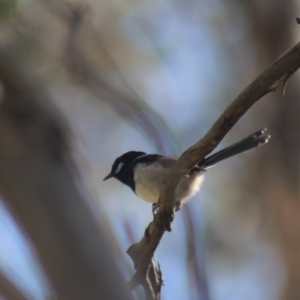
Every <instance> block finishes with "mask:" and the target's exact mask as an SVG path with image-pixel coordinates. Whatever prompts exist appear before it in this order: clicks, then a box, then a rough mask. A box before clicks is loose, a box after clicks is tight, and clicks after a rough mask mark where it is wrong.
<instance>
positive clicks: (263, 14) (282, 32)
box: [235, 0, 300, 300]
mask: <svg viewBox="0 0 300 300" xmlns="http://www.w3.org/2000/svg"><path fill="white" fill-rule="evenodd" d="M271 2H272V3H271ZM271 2H270V1H267V2H266V1H260V0H252V1H245V2H240V1H238V2H236V3H235V4H236V5H239V6H241V5H242V6H243V8H242V9H243V11H244V12H245V17H246V18H249V20H248V21H249V23H251V24H252V26H253V27H252V29H253V31H252V40H253V45H256V65H255V67H254V70H253V71H254V72H255V73H256V74H258V73H259V72H260V71H261V70H262V69H263V68H264V67H265V64H266V62H267V63H271V62H272V61H273V60H274V59H275V58H276V57H278V56H279V55H280V54H281V53H283V52H284V51H285V50H286V49H288V48H289V47H291V46H292V45H293V44H294V41H293V32H294V31H295V30H297V29H298V28H297V24H296V21H295V17H297V15H296V14H295V12H296V3H295V1H294V0H286V1H284V2H282V1H280V0H275V1H271ZM243 67H244V70H240V71H242V72H244V74H245V72H247V69H248V68H249V66H248V68H247V66H246V65H244V66H243ZM250 69H251V68H250ZM296 80H299V77H298V78H297V75H296V76H295V77H294V78H293V79H291V80H290V81H289V82H288V84H287V88H286V92H285V96H284V97H282V95H281V93H279V92H276V93H273V94H271V95H270V96H268V97H270V98H272V99H270V101H271V103H270V101H267V105H268V110H272V113H271V114H270V113H269V114H264V117H263V118H265V116H266V115H268V116H270V119H269V120H267V122H266V124H271V126H270V125H268V127H270V133H271V134H272V133H273V137H272V139H271V146H270V147H269V151H265V152H262V155H261V156H260V161H259V162H257V164H256V167H255V166H254V167H253V168H252V169H250V170H252V171H249V178H248V183H249V184H248V187H247V188H248V189H249V192H250V193H252V194H253V191H254V193H256V194H255V196H256V198H257V199H260V200H259V201H264V202H263V203H261V205H262V207H263V208H264V215H263V218H264V221H265V220H267V221H268V222H267V226H268V228H267V231H268V233H270V234H271V238H273V239H275V241H276V242H278V244H279V247H280V249H281V252H282V256H283V259H284V261H285V264H286V282H285V287H284V290H283V292H282V295H281V299H282V300H292V299H299V297H300V285H299V283H300V239H299V236H300V235H299V228H300V218H299V199H300V198H299V186H298V179H299V153H300V140H299V128H300V118H299V117H300V115H299V112H300V105H299V99H300V89H299V87H298V85H297V83H296ZM254 114H256V115H259V113H258V111H257V110H256V112H255V109H254ZM257 166H259V167H257ZM258 168H259V169H258ZM258 171H259V174H258ZM250 183H252V184H250ZM274 187H276V188H274Z"/></svg>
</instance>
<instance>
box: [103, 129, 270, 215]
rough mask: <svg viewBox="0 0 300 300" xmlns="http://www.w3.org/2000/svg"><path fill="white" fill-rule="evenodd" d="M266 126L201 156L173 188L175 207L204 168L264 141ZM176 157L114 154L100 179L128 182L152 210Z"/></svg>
mask: <svg viewBox="0 0 300 300" xmlns="http://www.w3.org/2000/svg"><path fill="white" fill-rule="evenodd" d="M266 131H267V129H263V130H259V131H257V132H255V133H253V134H251V135H249V136H247V137H246V138H244V139H242V140H241V141H239V142H237V143H235V144H233V145H231V146H229V147H226V148H224V149H223V150H221V151H218V152H216V153H215V154H212V155H210V156H207V157H205V158H204V159H202V160H200V161H199V162H198V163H197V165H195V166H194V167H193V168H192V169H191V170H190V172H189V173H188V174H187V175H186V176H185V177H183V179H182V180H181V182H180V184H179V186H178V187H177V189H176V192H175V198H176V199H175V210H176V211H178V210H179V209H180V208H181V206H182V205H183V204H185V203H186V202H188V201H189V200H190V199H191V198H192V197H193V196H194V195H195V194H196V193H197V192H198V191H199V189H200V187H201V184H202V182H203V179H204V173H205V172H206V170H207V169H209V168H211V167H213V166H214V165H216V164H217V163H219V162H221V161H223V160H225V159H227V158H230V157H232V156H235V155H238V154H241V153H243V152H246V151H249V150H252V149H255V148H257V147H259V146H262V145H265V144H266V143H267V142H268V141H269V139H270V137H271V136H270V135H268V134H266ZM176 160H177V159H176V158H173V157H168V156H163V155H159V154H147V153H145V152H142V151H129V152H126V153H124V154H123V155H121V156H119V157H118V158H116V160H115V161H114V163H113V165H112V168H111V172H110V173H109V174H108V175H107V176H106V177H105V178H104V179H103V181H105V180H107V179H109V178H115V179H117V180H119V181H120V182H121V183H123V184H125V185H127V186H128V187H130V188H131V189H132V191H133V192H134V193H135V194H136V195H137V196H138V197H139V198H141V199H143V200H145V201H147V202H150V203H152V204H153V206H152V211H153V213H154V211H155V210H157V209H158V207H159V203H158V200H159V195H160V190H161V187H162V183H163V180H164V178H165V176H166V174H167V172H168V171H169V169H170V168H171V167H172V166H173V165H174V164H175V163H176Z"/></svg>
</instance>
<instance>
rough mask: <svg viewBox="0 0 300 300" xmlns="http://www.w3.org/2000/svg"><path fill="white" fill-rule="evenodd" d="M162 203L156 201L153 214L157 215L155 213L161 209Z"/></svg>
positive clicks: (153, 205)
mask: <svg viewBox="0 0 300 300" xmlns="http://www.w3.org/2000/svg"><path fill="white" fill-rule="evenodd" d="M159 206H160V203H159V202H155V203H153V204H152V214H153V216H155V214H156V213H157V211H158V209H159Z"/></svg>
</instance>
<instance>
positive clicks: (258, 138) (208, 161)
mask: <svg viewBox="0 0 300 300" xmlns="http://www.w3.org/2000/svg"><path fill="white" fill-rule="evenodd" d="M266 131H267V129H263V130H260V131H257V132H255V133H253V134H251V135H249V136H248V137H246V138H244V139H243V140H241V141H239V142H237V143H235V144H233V145H231V146H229V147H227V148H225V149H223V150H221V151H219V152H217V153H215V154H212V155H211V156H208V157H206V158H204V159H203V160H201V161H200V162H199V163H198V166H199V167H200V168H201V169H208V168H210V167H212V166H214V165H215V164H216V163H218V162H220V161H222V160H224V159H227V158H229V157H232V156H235V155H237V154H240V153H243V152H246V151H249V150H252V149H255V148H257V147H259V146H262V145H264V144H266V143H267V142H268V141H269V139H270V137H271V136H270V135H268V134H265V132H266Z"/></svg>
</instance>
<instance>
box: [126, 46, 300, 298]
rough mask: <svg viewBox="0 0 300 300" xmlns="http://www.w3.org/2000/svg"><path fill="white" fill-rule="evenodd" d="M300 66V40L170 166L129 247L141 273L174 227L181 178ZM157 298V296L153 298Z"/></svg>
mask: <svg viewBox="0 0 300 300" xmlns="http://www.w3.org/2000/svg"><path fill="white" fill-rule="evenodd" d="M299 67H300V43H298V44H296V45H295V46H294V47H293V48H291V49H290V50H288V51H287V52H286V53H284V54H283V55H282V56H280V57H279V58H278V59H277V60H276V61H275V62H274V63H273V64H272V65H271V66H270V67H269V68H267V69H266V70H265V71H264V72H262V74H261V75H259V76H258V77H257V78H256V79H255V80H254V81H253V82H252V83H251V84H250V85H249V86H248V87H247V88H246V89H245V90H244V91H243V92H242V93H241V94H240V95H239V96H238V97H237V98H236V99H235V100H234V101H233V102H232V103H231V104H230V105H229V107H228V108H227V109H226V110H225V111H224V112H223V113H222V115H221V116H220V117H219V118H218V120H217V121H216V122H215V123H214V124H213V126H212V127H211V129H210V130H209V131H208V132H207V134H206V135H205V136H204V137H203V138H202V139H201V140H199V141H198V142H197V143H196V144H194V145H193V146H191V147H190V148H189V149H187V150H186V151H185V152H184V153H183V154H182V155H181V156H180V158H179V159H178V160H177V162H176V164H175V165H174V166H173V167H172V168H171V169H170V171H169V173H168V175H167V176H166V178H165V180H164V182H163V187H162V189H161V194H160V203H161V204H160V208H159V210H158V212H157V214H156V215H155V216H154V219H153V221H152V222H151V223H150V224H149V226H148V228H147V230H146V232H145V234H144V236H143V238H142V239H141V240H140V242H138V243H136V244H134V245H132V246H131V247H130V248H129V249H128V251H127V252H128V254H129V255H130V257H131V258H132V260H133V261H134V266H135V269H136V270H137V272H141V270H147V266H149V265H150V264H151V260H152V258H153V256H154V252H155V250H156V248H157V246H158V244H159V242H160V240H161V238H162V236H163V234H164V232H165V231H170V230H171V222H172V221H173V219H174V204H175V203H174V199H175V191H176V187H177V186H178V184H179V183H180V181H181V179H182V178H183V177H184V176H185V175H186V174H187V173H188V172H189V171H190V170H191V169H192V168H193V167H194V166H195V165H196V164H197V163H198V162H199V161H200V160H201V159H203V158H204V157H205V156H206V155H207V154H208V153H210V152H211V151H212V150H213V149H214V148H215V147H217V145H218V144H219V143H220V142H221V140H222V139H223V138H224V137H225V135H226V134H227V133H228V132H229V131H230V129H231V128H232V127H233V126H234V125H235V124H236V123H237V121H238V120H239V119H240V118H241V117H242V116H243V115H244V114H245V113H246V112H247V111H248V109H250V107H251V106H252V105H253V104H254V103H256V102H257V101H258V100H259V99H261V98H262V97H263V96H264V95H266V94H267V93H269V92H271V91H274V90H275V89H277V88H278V87H280V86H284V85H285V84H286V82H287V80H288V79H289V77H290V76H291V75H292V74H293V73H294V72H295V71H296V70H297V69H298V68H299ZM153 299H157V298H153Z"/></svg>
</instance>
